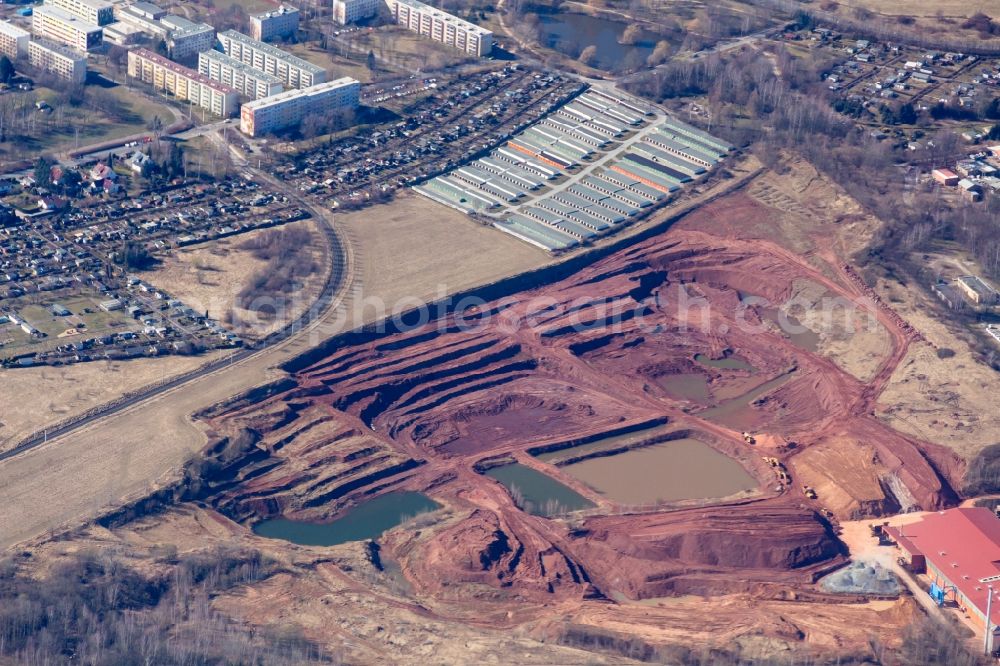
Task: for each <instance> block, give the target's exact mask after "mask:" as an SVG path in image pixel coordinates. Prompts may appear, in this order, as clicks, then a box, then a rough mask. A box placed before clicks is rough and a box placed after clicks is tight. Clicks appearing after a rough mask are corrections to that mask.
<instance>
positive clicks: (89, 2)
mask: <svg viewBox="0 0 1000 666" xmlns="http://www.w3.org/2000/svg"><path fill="white" fill-rule="evenodd" d="M45 4H47V5H52V6H53V7H58V8H59V9H62V10H64V11H67V12H69V13H70V14H72V15H73V16H76V17H79V18H81V19H83V20H84V21H86V22H87V23H91V24H93V25H98V26H103V25H107V24H109V23H112V22H113V21H114V20H115V8H114V6H112V4H111V3H110V2H104V0H45Z"/></svg>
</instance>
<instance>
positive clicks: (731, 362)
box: [694, 354, 753, 372]
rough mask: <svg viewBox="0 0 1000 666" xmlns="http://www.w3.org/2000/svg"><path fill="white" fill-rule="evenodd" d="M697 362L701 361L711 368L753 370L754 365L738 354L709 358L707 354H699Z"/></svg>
mask: <svg viewBox="0 0 1000 666" xmlns="http://www.w3.org/2000/svg"><path fill="white" fill-rule="evenodd" d="M694 360H695V362H697V363H701V364H702V365H704V366H707V367H709V368H719V369H721V370H747V371H749V372H753V366H752V365H750V364H749V363H747V362H746V361H744V360H743V359H741V358H739V357H738V356H726V357H724V358H715V359H713V358H709V357H708V356H707V355H705V354H697V355H696V356H695V357H694Z"/></svg>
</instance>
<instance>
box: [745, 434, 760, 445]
mask: <svg viewBox="0 0 1000 666" xmlns="http://www.w3.org/2000/svg"><path fill="white" fill-rule="evenodd" d="M743 441H744V442H746V443H747V444H756V443H757V440H756V439H755V438H754V436H753V435H751V434H750V433H748V432H744V433H743Z"/></svg>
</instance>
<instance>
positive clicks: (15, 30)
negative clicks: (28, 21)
mask: <svg viewBox="0 0 1000 666" xmlns="http://www.w3.org/2000/svg"><path fill="white" fill-rule="evenodd" d="M30 40H31V33H30V32H28V31H27V30H23V29H21V28H19V27H17V26H16V25H14V24H13V23H8V22H7V21H0V53H2V54H4V55H5V56H7V57H8V58H10V59H11V60H16V59H17V58H21V57H24V56H26V55H28V42H29V41H30Z"/></svg>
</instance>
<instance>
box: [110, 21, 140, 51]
mask: <svg viewBox="0 0 1000 666" xmlns="http://www.w3.org/2000/svg"><path fill="white" fill-rule="evenodd" d="M101 30H103V31H104V41H105V42H109V43H111V44H117V45H118V46H128V45H130V44H135V43H137V42H139V40H140V38H141V37H142V36H143V32H142V31H141V30H139V29H138V28H136V27H135V26H132V25H129V24H127V23H124V22H122V21H115V22H114V23H109V24H108V25H106V26H102V27H101Z"/></svg>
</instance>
